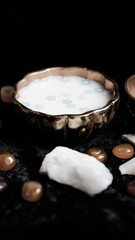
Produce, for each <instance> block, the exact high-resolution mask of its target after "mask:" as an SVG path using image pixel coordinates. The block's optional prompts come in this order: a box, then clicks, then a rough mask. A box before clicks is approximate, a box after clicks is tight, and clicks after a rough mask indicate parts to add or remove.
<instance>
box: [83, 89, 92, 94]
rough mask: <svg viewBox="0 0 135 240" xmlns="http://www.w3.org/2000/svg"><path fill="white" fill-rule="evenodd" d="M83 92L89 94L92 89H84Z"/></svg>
mask: <svg viewBox="0 0 135 240" xmlns="http://www.w3.org/2000/svg"><path fill="white" fill-rule="evenodd" d="M84 93H85V94H91V93H92V91H91V90H90V89H87V90H85V91H84Z"/></svg>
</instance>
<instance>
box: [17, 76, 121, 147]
mask: <svg viewBox="0 0 135 240" xmlns="http://www.w3.org/2000/svg"><path fill="white" fill-rule="evenodd" d="M32 74H33V73H32ZM27 76H29V75H27ZM107 79H109V78H108V77H107ZM109 80H110V81H112V82H113V84H114V89H115V97H114V98H113V100H112V101H110V102H109V103H108V104H107V105H106V106H105V107H103V108H101V109H97V110H93V111H89V112H86V113H83V114H76V115H61V116H59V115H56V116H51V115H47V114H43V113H40V112H35V111H32V110H31V109H28V108H27V107H25V106H24V105H22V104H21V103H20V102H18V101H17V99H16V92H17V86H16V88H15V92H14V94H13V105H14V107H15V108H16V109H17V110H19V111H18V112H19V113H20V114H21V116H22V118H23V119H26V120H28V121H29V122H31V123H32V124H34V125H35V126H36V128H37V129H38V130H39V132H40V133H41V134H42V136H44V137H46V138H49V139H52V141H56V142H62V143H64V144H66V145H67V144H72V143H73V144H76V143H82V142H85V141H86V140H87V139H88V138H89V137H90V136H91V135H92V133H93V132H95V131H96V130H101V129H104V128H105V127H106V126H107V125H108V124H109V123H110V121H112V119H113V118H114V115H115V112H116V110H117V109H118V106H119V99H120V95H119V90H118V85H117V84H116V83H115V82H114V81H113V80H111V79H109Z"/></svg>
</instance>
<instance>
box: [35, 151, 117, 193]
mask: <svg viewBox="0 0 135 240" xmlns="http://www.w3.org/2000/svg"><path fill="white" fill-rule="evenodd" d="M39 172H40V174H45V175H47V176H48V177H49V178H50V179H52V180H55V181H57V182H59V183H63V184H67V185H70V186H72V187H74V188H77V189H80V190H82V191H84V192H86V193H87V194H89V195H90V196H94V195H95V194H98V193H101V192H102V191H104V190H105V189H106V188H107V187H108V186H109V185H110V184H111V183H112V181H113V176H112V174H111V172H110V170H109V169H108V168H107V167H106V166H105V165H104V164H103V163H101V162H99V161H98V160H97V159H96V158H95V157H92V156H89V155H87V154H85V153H80V152H78V151H76V150H72V149H70V148H67V147H61V146H58V147H56V148H54V149H53V150H52V151H51V152H50V153H48V154H47V155H46V156H45V158H44V160H43V162H42V165H41V167H40V170H39Z"/></svg>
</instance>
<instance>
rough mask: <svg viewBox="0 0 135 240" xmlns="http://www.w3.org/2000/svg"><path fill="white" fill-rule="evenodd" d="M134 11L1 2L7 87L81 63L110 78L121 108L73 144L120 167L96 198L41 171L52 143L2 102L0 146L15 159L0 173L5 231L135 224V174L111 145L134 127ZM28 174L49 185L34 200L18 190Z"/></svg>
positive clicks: (120, 4)
mask: <svg viewBox="0 0 135 240" xmlns="http://www.w3.org/2000/svg"><path fill="white" fill-rule="evenodd" d="M134 10H135V7H134V1H131V0H129V1H108V3H104V4H103V1H100V2H98V1H96V0H95V1H89V3H87V2H85V1H80V2H78V3H75V2H70V1H68V2H64V1H44V2H42V4H39V3H38V2H37V3H32V4H31V5H28V4H23V3H20V2H16V3H15V4H14V3H9V4H7V3H3V5H2V6H1V8H0V58H1V68H0V69H1V72H0V85H1V86H2V85H6V84H11V85H13V84H15V83H16V81H18V80H20V79H21V78H22V77H23V76H24V75H25V74H26V73H28V72H32V71H36V70H40V69H44V68H47V67H54V66H82V67H87V68H91V69H95V70H99V71H101V72H104V73H106V74H107V75H109V76H110V77H112V78H113V79H114V80H116V81H117V83H118V85H119V88H120V93H121V107H120V108H119V111H118V113H117V116H116V120H114V122H113V123H112V125H110V127H108V128H107V129H106V130H105V131H104V132H103V133H102V134H99V135H97V136H96V137H95V138H94V139H90V140H89V141H88V142H87V143H86V144H82V145H79V146H75V149H77V150H79V151H81V152H84V151H85V150H86V149H87V148H88V147H90V146H97V145H98V146H101V147H102V148H104V149H105V150H106V151H107V154H108V156H109V157H108V162H107V166H108V167H109V168H110V170H111V171H112V173H113V174H114V182H113V185H112V187H111V188H109V189H108V190H107V191H105V193H103V194H100V195H99V196H97V197H94V198H90V197H88V196H86V195H85V194H83V193H81V192H79V191H77V190H75V189H72V188H69V187H67V186H61V185H60V184H57V183H54V182H53V181H50V180H49V179H48V178H45V177H41V176H39V174H38V169H39V167H40V164H41V162H42V160H43V157H44V155H45V154H46V153H47V152H49V151H50V149H49V148H47V147H46V146H44V145H43V144H41V142H39V141H38V139H37V140H35V141H34V142H33V139H31V138H30V136H24V135H23V134H24V133H23V131H22V129H19V130H18V129H15V125H17V119H14V116H13V112H12V110H11V109H10V107H9V106H7V105H3V104H2V103H1V118H2V119H3V122H4V125H3V128H2V129H1V130H0V151H1V152H3V151H10V152H11V153H13V154H14V155H15V157H16V159H17V166H16V167H15V169H13V170H12V171H10V172H7V173H3V172H0V175H1V176H4V177H5V179H6V180H7V182H8V184H9V187H8V189H7V190H6V191H5V192H4V193H2V194H0V201H1V203H0V231H1V232H3V233H8V232H11V233H12V234H13V236H15V234H17V233H18V234H19V237H20V236H21V235H22V234H23V233H25V234H26V233H28V231H29V232H30V233H31V232H33V231H34V229H35V233H37V234H39V232H40V231H41V233H42V234H44V235H43V236H44V237H45V236H46V234H48V236H49V234H50V235H51V236H53V235H54V234H56V233H57V234H58V235H59V234H60V233H61V234H62V232H63V231H62V229H64V231H65V232H64V233H63V234H64V235H62V236H63V238H65V237H66V236H68V235H69V236H72V234H73V232H75V234H76V236H77V233H79V234H80V233H82V234H83V236H85V237H86V235H87V234H88V235H89V236H91V233H92V232H94V234H95V233H97V232H99V231H102V230H103V232H104V233H108V234H111V235H107V236H109V237H110V236H112V233H114V234H115V237H116V236H117V234H118V233H121V234H122V233H123V232H124V234H125V233H128V234H129V233H130V232H132V231H133V230H134V224H135V220H134V219H135V217H134V216H135V210H134V209H135V200H134V198H133V197H131V196H128V194H127V192H126V184H127V183H128V182H129V181H130V180H131V179H134V177H133V176H121V175H120V173H119V171H118V166H119V164H120V163H122V160H119V161H118V159H116V158H115V157H114V156H112V154H111V150H112V147H113V146H115V145H116V144H118V143H121V142H122V140H121V134H122V133H125V132H128V131H129V130H130V132H133V131H134V130H133V129H132V128H131V126H134V124H133V121H134V119H132V117H133V116H130V114H129V112H128V111H126V110H127V109H126V107H125V106H126V102H125V96H124V83H125V80H126V79H127V78H128V77H129V76H130V75H132V74H134V72H135V67H134V57H135V35H134V31H135V17H134ZM124 107H125V108H124ZM123 109H124V110H123ZM125 109H126V110H125ZM13 122H15V124H13ZM125 122H126V125H125ZM11 123H12V124H13V126H14V127H12V125H11ZM131 123H132V124H131ZM18 131H20V133H19V132H18ZM21 131H22V132H21ZM28 179H37V180H39V181H41V182H42V183H43V185H44V189H45V190H44V195H43V198H42V199H41V201H39V202H38V203H35V205H34V204H29V203H26V202H25V201H23V200H22V198H21V196H20V189H21V186H22V183H23V182H25V181H26V180H28ZM50 229H51V231H50ZM11 233H10V234H11ZM48 239H49V237H48Z"/></svg>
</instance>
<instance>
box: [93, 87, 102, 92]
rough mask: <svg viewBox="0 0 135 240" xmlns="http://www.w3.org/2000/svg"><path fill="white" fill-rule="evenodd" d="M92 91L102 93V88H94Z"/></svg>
mask: <svg viewBox="0 0 135 240" xmlns="http://www.w3.org/2000/svg"><path fill="white" fill-rule="evenodd" d="M94 91H95V93H103V92H104V89H103V88H95V89H94Z"/></svg>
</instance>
